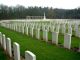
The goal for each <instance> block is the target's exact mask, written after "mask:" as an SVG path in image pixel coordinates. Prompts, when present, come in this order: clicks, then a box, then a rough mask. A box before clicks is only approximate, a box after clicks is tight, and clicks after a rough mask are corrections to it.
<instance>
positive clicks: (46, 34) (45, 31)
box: [43, 30, 48, 42]
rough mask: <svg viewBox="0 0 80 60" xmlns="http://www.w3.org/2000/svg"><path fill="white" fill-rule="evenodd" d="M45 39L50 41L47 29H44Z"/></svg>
mask: <svg viewBox="0 0 80 60" xmlns="http://www.w3.org/2000/svg"><path fill="white" fill-rule="evenodd" d="M43 39H44V40H45V41H46V42H48V31H47V30H44V31H43Z"/></svg>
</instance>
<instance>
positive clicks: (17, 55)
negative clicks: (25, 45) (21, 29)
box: [13, 42, 20, 60]
mask: <svg viewBox="0 0 80 60" xmlns="http://www.w3.org/2000/svg"><path fill="white" fill-rule="evenodd" d="M13 49H14V60H20V46H19V44H18V43H16V42H14V44H13Z"/></svg>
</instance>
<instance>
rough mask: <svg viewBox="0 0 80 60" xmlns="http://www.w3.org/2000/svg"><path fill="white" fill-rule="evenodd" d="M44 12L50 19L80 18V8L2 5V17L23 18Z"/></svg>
mask: <svg viewBox="0 0 80 60" xmlns="http://www.w3.org/2000/svg"><path fill="white" fill-rule="evenodd" d="M44 12H45V14H46V17H47V18H49V19H80V8H76V9H57V8H55V9H53V8H48V7H44V8H42V7H36V6H35V7H28V8H25V7H24V6H21V5H17V6H15V7H12V6H11V7H8V6H6V5H0V19H23V18H26V16H43V15H44Z"/></svg>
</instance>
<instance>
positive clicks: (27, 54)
mask: <svg viewBox="0 0 80 60" xmlns="http://www.w3.org/2000/svg"><path fill="white" fill-rule="evenodd" d="M25 60H36V56H35V55H34V54H33V53H32V52H30V51H25Z"/></svg>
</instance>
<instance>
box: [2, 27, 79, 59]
mask: <svg viewBox="0 0 80 60" xmlns="http://www.w3.org/2000/svg"><path fill="white" fill-rule="evenodd" d="M0 31H1V32H2V33H4V34H5V35H6V36H7V37H10V38H11V40H12V42H17V43H19V44H20V47H21V48H20V50H21V55H22V56H24V55H25V54H24V53H25V51H26V50H29V51H32V52H33V53H34V54H35V55H36V57H37V60H80V53H78V52H74V51H70V50H67V49H64V48H60V47H57V46H56V45H51V44H48V43H46V42H43V41H42V40H37V39H36V38H35V37H34V38H32V37H30V36H26V35H24V34H22V33H18V32H15V31H12V30H9V29H6V28H3V27H0ZM74 44H75V43H74Z"/></svg>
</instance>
